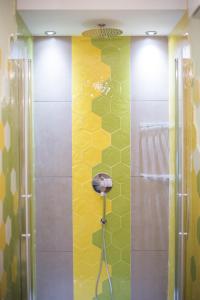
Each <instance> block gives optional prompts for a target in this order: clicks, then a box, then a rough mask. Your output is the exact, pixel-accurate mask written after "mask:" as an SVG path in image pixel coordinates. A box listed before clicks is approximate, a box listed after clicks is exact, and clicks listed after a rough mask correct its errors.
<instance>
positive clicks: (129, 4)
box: [17, 0, 186, 10]
mask: <svg viewBox="0 0 200 300" xmlns="http://www.w3.org/2000/svg"><path fill="white" fill-rule="evenodd" d="M17 5H18V9H77V10H78V9H83V10H84V9H185V8H186V0H167V1H166V0H117V1H116V0H109V1H108V0H101V1H99V0H85V1H83V0H74V1H71V0H56V1H55V0H43V1H41V0H29V1H27V0H17Z"/></svg>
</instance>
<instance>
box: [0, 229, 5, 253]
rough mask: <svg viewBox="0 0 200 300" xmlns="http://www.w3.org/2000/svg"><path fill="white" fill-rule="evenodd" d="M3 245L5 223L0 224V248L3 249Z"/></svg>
mask: <svg viewBox="0 0 200 300" xmlns="http://www.w3.org/2000/svg"><path fill="white" fill-rule="evenodd" d="M5 245H6V229H5V224H0V250H3V249H4V247H5Z"/></svg>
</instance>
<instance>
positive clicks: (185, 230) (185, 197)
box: [177, 193, 190, 239]
mask: <svg viewBox="0 0 200 300" xmlns="http://www.w3.org/2000/svg"><path fill="white" fill-rule="evenodd" d="M177 196H178V197H179V198H181V200H182V207H183V209H182V214H183V215H182V220H183V224H182V228H181V231H180V232H179V236H182V237H185V238H187V239H188V236H189V226H190V201H189V194H188V193H178V194H177ZM185 204H186V207H185ZM184 217H185V218H184Z"/></svg>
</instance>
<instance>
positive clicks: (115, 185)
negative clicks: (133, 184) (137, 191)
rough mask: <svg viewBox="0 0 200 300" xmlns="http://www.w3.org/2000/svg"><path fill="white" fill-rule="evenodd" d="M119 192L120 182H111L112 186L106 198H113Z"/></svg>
mask: <svg viewBox="0 0 200 300" xmlns="http://www.w3.org/2000/svg"><path fill="white" fill-rule="evenodd" d="M120 194H121V184H120V183H117V182H116V181H115V182H113V187H112V189H111V191H110V192H109V193H108V198H109V199H111V200H113V199H115V198H117V197H118V196H119V195H120Z"/></svg>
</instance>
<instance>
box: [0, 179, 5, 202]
mask: <svg viewBox="0 0 200 300" xmlns="http://www.w3.org/2000/svg"><path fill="white" fill-rule="evenodd" d="M5 193H6V179H5V176H4V174H1V175H0V200H3V199H4V197H5Z"/></svg>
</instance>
